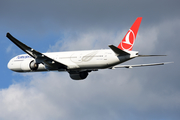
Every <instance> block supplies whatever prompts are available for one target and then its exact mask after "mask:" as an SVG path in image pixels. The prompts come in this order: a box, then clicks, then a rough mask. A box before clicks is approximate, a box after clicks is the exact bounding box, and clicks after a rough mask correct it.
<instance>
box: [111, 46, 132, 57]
mask: <svg viewBox="0 0 180 120" xmlns="http://www.w3.org/2000/svg"><path fill="white" fill-rule="evenodd" d="M109 47H110V48H111V49H112V50H113V51H114V52H115V53H116V55H117V56H119V55H120V56H124V55H130V54H129V53H127V52H125V51H124V50H121V49H119V48H117V47H116V46H114V45H109Z"/></svg>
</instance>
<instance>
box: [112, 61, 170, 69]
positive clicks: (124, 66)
mask: <svg viewBox="0 0 180 120" xmlns="http://www.w3.org/2000/svg"><path fill="white" fill-rule="evenodd" d="M169 63H173V62H162V63H149V64H137V65H120V66H114V67H112V69H115V68H133V67H145V66H156V65H164V64H169Z"/></svg>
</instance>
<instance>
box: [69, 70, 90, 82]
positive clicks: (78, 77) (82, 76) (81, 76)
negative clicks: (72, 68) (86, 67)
mask: <svg viewBox="0 0 180 120" xmlns="http://www.w3.org/2000/svg"><path fill="white" fill-rule="evenodd" d="M69 76H70V77H71V78H72V79H73V80H83V79H85V78H86V77H87V76H88V72H87V71H83V72H77V73H69Z"/></svg>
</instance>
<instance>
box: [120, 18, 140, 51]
mask: <svg viewBox="0 0 180 120" xmlns="http://www.w3.org/2000/svg"><path fill="white" fill-rule="evenodd" d="M141 20H142V17H138V18H137V19H136V21H135V22H134V24H133V25H132V26H131V28H130V29H129V31H128V32H127V33H126V35H125V36H124V38H123V39H122V41H121V43H120V44H119V46H118V48H119V49H121V50H127V51H131V50H132V48H133V45H134V41H135V39H136V35H137V33H138V29H139V26H140V24H141Z"/></svg>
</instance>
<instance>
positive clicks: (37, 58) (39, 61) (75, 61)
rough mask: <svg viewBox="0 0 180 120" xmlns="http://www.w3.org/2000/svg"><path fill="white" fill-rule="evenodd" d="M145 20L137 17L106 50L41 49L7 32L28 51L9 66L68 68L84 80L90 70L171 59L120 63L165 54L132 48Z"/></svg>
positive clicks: (20, 69) (24, 69) (74, 76)
mask: <svg viewBox="0 0 180 120" xmlns="http://www.w3.org/2000/svg"><path fill="white" fill-rule="evenodd" d="M141 20H142V17H138V18H137V19H136V21H135V22H134V24H133V25H132V26H131V28H130V29H129V31H128V32H127V33H126V35H125V37H124V38H123V39H122V41H121V42H120V44H119V45H118V47H116V46H114V45H109V48H110V49H104V50H85V51H68V52H49V53H40V52H38V51H36V50H34V49H33V48H31V47H29V46H27V45H25V44H24V43H22V42H20V41H18V40H17V39H16V38H14V37H13V36H12V35H11V34H10V33H7V34H6V36H7V37H8V38H9V39H10V40H11V41H12V42H13V43H14V44H15V45H17V46H18V47H19V48H20V49H22V50H23V51H24V52H26V53H27V54H22V55H18V56H16V57H14V58H12V59H11V60H10V61H9V63H8V68H9V69H11V70H13V71H15V72H36V71H67V72H68V73H69V75H70V77H71V78H72V79H74V80H82V79H85V78H86V77H87V76H88V73H89V72H91V71H97V70H98V69H106V68H109V69H115V68H132V67H141V66H155V65H164V64H165V63H168V62H162V63H151V64H139V65H121V66H117V65H118V64H121V63H123V62H126V61H128V60H130V59H133V58H136V57H146V56H161V55H139V54H138V51H132V48H133V45H134V41H135V39H136V35H137V32H138V29H139V26H140V23H141Z"/></svg>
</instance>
